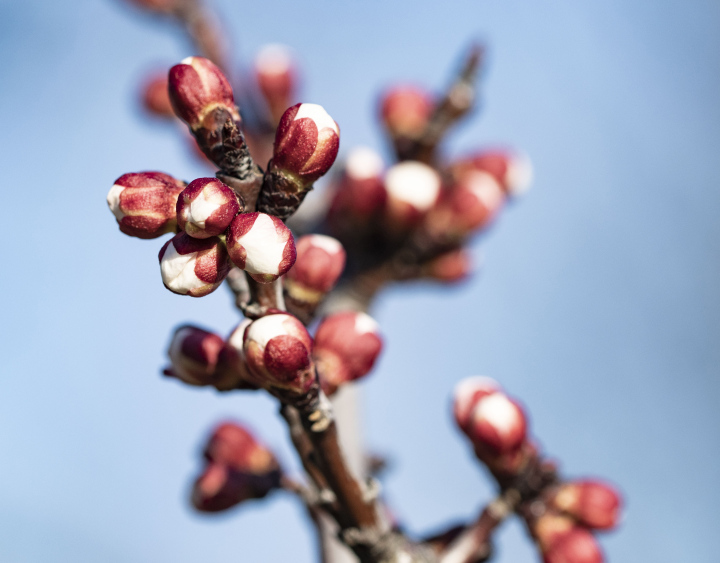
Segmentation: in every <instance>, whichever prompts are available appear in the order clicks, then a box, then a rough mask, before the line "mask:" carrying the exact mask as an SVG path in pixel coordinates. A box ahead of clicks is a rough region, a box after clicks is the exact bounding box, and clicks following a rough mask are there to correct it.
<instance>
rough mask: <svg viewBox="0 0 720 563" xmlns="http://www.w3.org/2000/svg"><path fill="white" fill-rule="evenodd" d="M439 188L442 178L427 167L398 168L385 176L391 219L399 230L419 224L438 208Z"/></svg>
mask: <svg viewBox="0 0 720 563" xmlns="http://www.w3.org/2000/svg"><path fill="white" fill-rule="evenodd" d="M440 187H441V180H440V175H439V174H438V173H437V172H435V170H433V169H432V168H430V167H429V166H428V165H427V164H423V163H422V162H415V161H412V160H408V161H405V162H401V163H399V164H396V165H395V166H393V167H392V168H390V169H389V170H388V171H387V174H385V189H386V190H387V197H388V203H387V211H388V215H389V216H390V218H391V219H392V220H393V221H395V222H396V223H397V224H398V225H399V226H409V225H412V224H415V223H417V222H418V221H419V220H420V219H421V218H422V217H423V216H424V215H425V213H427V212H428V210H429V209H430V208H431V207H432V206H433V205H435V202H436V201H437V199H438V196H439V195H440Z"/></svg>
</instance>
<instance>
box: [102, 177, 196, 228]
mask: <svg viewBox="0 0 720 563" xmlns="http://www.w3.org/2000/svg"><path fill="white" fill-rule="evenodd" d="M184 187H185V183H184V182H181V181H180V180H176V179H175V178H173V177H172V176H169V175H167V174H163V173H162V172H138V173H131V174H123V175H122V176H120V177H119V178H118V179H117V180H115V184H114V185H113V187H112V188H110V191H109V192H108V195H107V203H108V207H110V211H112V213H113V215H115V219H117V222H118V225H119V226H120V230H121V231H122V232H123V233H125V234H126V235H130V236H131V237H138V238H143V239H151V238H157V237H159V236H162V235H164V234H165V233H171V232H173V231H174V230H175V227H176V226H177V222H176V218H175V203H176V202H177V198H178V194H179V193H180V192H181V191H182V190H183V188H184Z"/></svg>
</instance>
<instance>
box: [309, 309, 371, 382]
mask: <svg viewBox="0 0 720 563" xmlns="http://www.w3.org/2000/svg"><path fill="white" fill-rule="evenodd" d="M381 350H382V337H381V336H380V330H379V327H378V324H377V323H376V322H375V321H374V320H373V319H372V318H371V317H370V316H368V315H366V314H365V313H361V312H354V311H348V312H344V313H336V314H334V315H330V316H329V317H326V318H325V319H324V320H323V321H322V322H321V323H320V326H319V327H318V329H317V332H316V333H315V347H314V350H313V356H314V357H315V359H316V360H317V363H318V371H319V372H320V373H321V377H322V380H323V383H324V384H326V385H327V386H328V388H329V390H331V391H332V390H334V389H335V388H337V387H338V386H340V385H342V384H343V383H346V382H348V381H352V380H354V379H358V378H360V377H362V376H364V375H366V374H367V373H368V372H369V371H370V370H371V369H372V367H373V365H374V364H375V360H376V359H377V357H378V356H379V355H380V352H381Z"/></svg>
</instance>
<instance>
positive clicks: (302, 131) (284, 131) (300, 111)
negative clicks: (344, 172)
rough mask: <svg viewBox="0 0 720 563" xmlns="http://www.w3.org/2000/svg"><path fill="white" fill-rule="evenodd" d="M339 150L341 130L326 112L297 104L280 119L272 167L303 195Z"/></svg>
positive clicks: (320, 107) (329, 164)
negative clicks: (302, 192)
mask: <svg viewBox="0 0 720 563" xmlns="http://www.w3.org/2000/svg"><path fill="white" fill-rule="evenodd" d="M339 147H340V128H339V127H338V125H337V123H335V121H334V120H333V119H332V118H331V117H330V116H329V115H328V113H327V112H326V111H325V109H323V107H322V106H319V105H317V104H296V105H294V106H292V107H291V108H288V109H287V110H286V111H285V113H284V114H283V116H282V118H281V119H280V124H279V125H278V128H277V132H276V134H275V147H274V152H273V159H272V164H273V167H274V169H276V170H278V171H280V172H281V173H283V174H284V175H286V176H288V177H290V178H292V179H293V181H294V183H295V185H296V188H297V191H303V190H305V189H307V187H308V186H310V185H311V184H312V183H313V182H315V180H317V179H318V178H320V176H322V175H323V174H325V173H326V172H327V171H328V170H330V167H331V166H332V165H333V163H334V162H335V158H336V157H337V153H338V148H339Z"/></svg>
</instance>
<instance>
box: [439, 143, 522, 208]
mask: <svg viewBox="0 0 720 563" xmlns="http://www.w3.org/2000/svg"><path fill="white" fill-rule="evenodd" d="M451 170H452V173H453V175H454V176H455V178H456V179H459V178H461V177H462V176H463V175H464V174H466V173H468V172H470V171H481V172H487V173H488V174H490V175H492V176H493V177H494V178H495V179H496V180H497V181H498V182H500V185H501V186H502V188H503V189H504V190H505V191H506V192H507V193H508V195H510V196H512V197H517V196H520V195H522V194H523V193H525V192H526V191H527V190H528V189H529V188H530V184H531V183H532V177H533V168H532V162H530V159H529V158H528V157H527V155H525V154H524V153H520V152H513V151H509V150H500V149H497V150H488V151H483V152H480V153H477V154H475V155H473V156H471V157H469V158H465V159H463V160H460V161H459V162H457V163H455V164H454V165H453V166H452V167H451Z"/></svg>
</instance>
